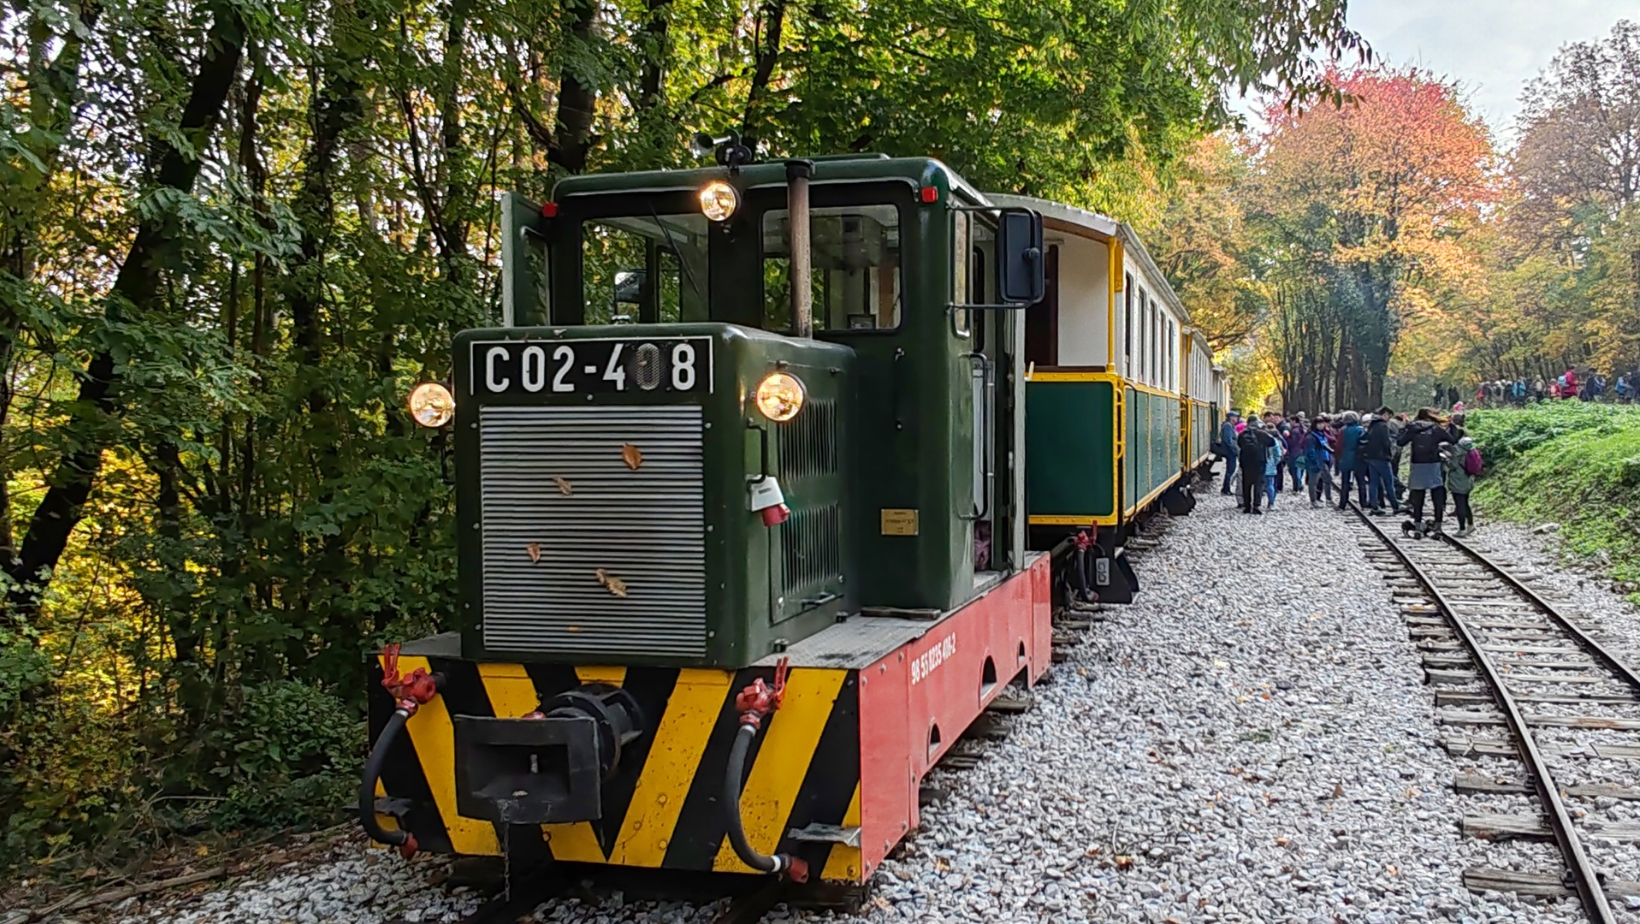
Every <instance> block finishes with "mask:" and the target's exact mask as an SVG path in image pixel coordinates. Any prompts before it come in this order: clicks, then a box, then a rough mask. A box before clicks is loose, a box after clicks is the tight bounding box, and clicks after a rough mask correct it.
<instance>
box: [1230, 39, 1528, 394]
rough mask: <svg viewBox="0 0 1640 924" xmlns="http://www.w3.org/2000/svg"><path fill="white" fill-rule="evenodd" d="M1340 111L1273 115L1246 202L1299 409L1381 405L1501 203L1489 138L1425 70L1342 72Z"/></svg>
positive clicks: (1279, 357) (1274, 336)
mask: <svg viewBox="0 0 1640 924" xmlns="http://www.w3.org/2000/svg"><path fill="white" fill-rule="evenodd" d="M1334 79H1335V81H1336V85H1337V87H1338V89H1339V90H1340V91H1342V93H1343V94H1344V95H1345V96H1346V102H1345V103H1344V104H1343V105H1342V106H1338V107H1334V106H1319V107H1315V108H1312V109H1309V110H1306V111H1302V112H1292V111H1288V110H1287V109H1285V108H1283V107H1272V108H1271V109H1270V110H1269V111H1267V112H1266V114H1265V116H1266V119H1267V121H1268V126H1269V127H1268V129H1267V130H1266V132H1265V133H1264V134H1263V136H1262V137H1261V138H1260V139H1258V142H1257V146H1256V149H1255V151H1254V154H1253V158H1254V171H1253V176H1252V179H1251V181H1250V184H1249V190H1248V200H1249V212H1250V218H1251V220H1252V221H1253V222H1254V223H1255V224H1256V225H1257V227H1258V228H1259V233H1260V237H1261V239H1262V241H1263V244H1264V250H1263V254H1262V257H1263V261H1264V263H1265V265H1266V267H1267V268H1266V271H1265V273H1264V280H1265V283H1266V285H1267V292H1268V295H1269V298H1270V322H1269V325H1268V328H1267V330H1268V335H1269V336H1268V348H1269V350H1270V352H1271V355H1272V357H1273V359H1274V365H1275V368H1276V371H1277V384H1278V387H1279V389H1280V391H1281V393H1282V396H1283V398H1284V400H1285V402H1286V403H1287V404H1288V405H1289V406H1293V407H1295V408H1296V407H1307V408H1332V407H1346V406H1348V407H1358V408H1359V407H1367V406H1369V405H1371V406H1376V404H1377V403H1378V402H1380V401H1381V400H1382V396H1383V392H1384V383H1385V377H1386V375H1387V374H1388V372H1389V369H1390V367H1391V363H1392V360H1393V358H1394V355H1395V351H1396V347H1397V345H1398V344H1399V343H1400V341H1401V339H1402V336H1403V334H1404V333H1405V332H1407V331H1408V330H1412V329H1416V327H1417V323H1418V322H1417V318H1418V316H1419V315H1421V314H1423V313H1425V312H1426V311H1428V310H1429V309H1430V308H1431V307H1432V306H1434V305H1437V304H1438V303H1439V302H1440V301H1441V300H1442V297H1443V292H1444V290H1446V289H1447V288H1449V287H1452V286H1455V285H1460V284H1461V281H1462V280H1463V279H1464V278H1465V277H1466V276H1467V275H1468V273H1469V271H1470V264H1471V262H1472V258H1471V256H1470V255H1469V254H1468V253H1467V252H1466V251H1465V249H1464V246H1463V243H1462V238H1463V235H1464V234H1465V233H1466V232H1468V231H1469V230H1471V229H1473V228H1474V227H1475V226H1476V225H1477V224H1478V223H1479V222H1480V221H1481V219H1482V217H1483V215H1484V212H1485V210H1486V209H1487V207H1489V206H1491V205H1493V204H1495V203H1496V202H1497V201H1498V186H1497V183H1496V180H1495V177H1494V173H1493V168H1494V166H1495V157H1494V154H1493V150H1492V146H1491V142H1490V139H1489V137H1488V134H1487V131H1486V128H1485V127H1484V126H1483V125H1482V124H1481V123H1480V122H1479V120H1477V119H1475V118H1474V117H1472V116H1470V115H1469V114H1468V113H1466V112H1465V111H1464V109H1463V107H1462V105H1461V104H1460V103H1459V101H1458V99H1457V94H1456V91H1455V90H1454V88H1453V87H1452V85H1450V84H1448V83H1445V82H1443V81H1441V80H1439V79H1437V78H1436V77H1434V76H1433V75H1430V74H1428V73H1426V72H1423V71H1418V70H1401V71H1396V70H1389V69H1384V68H1374V69H1367V70H1360V71H1356V72H1353V73H1337V74H1335V75H1334Z"/></svg>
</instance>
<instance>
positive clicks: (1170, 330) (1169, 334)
mask: <svg viewBox="0 0 1640 924" xmlns="http://www.w3.org/2000/svg"><path fill="white" fill-rule="evenodd" d="M1176 359H1177V357H1176V356H1175V355H1174V352H1173V322H1172V321H1171V320H1169V321H1168V322H1167V387H1168V389H1169V390H1171V389H1172V388H1173V363H1174V361H1175V360H1176Z"/></svg>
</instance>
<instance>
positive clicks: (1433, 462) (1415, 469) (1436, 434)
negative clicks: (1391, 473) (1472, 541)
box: [1396, 407, 1457, 533]
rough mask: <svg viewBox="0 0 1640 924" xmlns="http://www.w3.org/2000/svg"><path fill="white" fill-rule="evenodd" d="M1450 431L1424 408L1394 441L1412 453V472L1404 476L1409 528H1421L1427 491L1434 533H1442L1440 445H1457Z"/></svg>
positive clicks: (1443, 478) (1443, 486)
mask: <svg viewBox="0 0 1640 924" xmlns="http://www.w3.org/2000/svg"><path fill="white" fill-rule="evenodd" d="M1456 442H1457V440H1456V439H1455V438H1454V437H1453V436H1452V433H1451V431H1449V430H1447V428H1446V427H1444V426H1442V425H1441V423H1440V421H1439V420H1437V419H1436V418H1435V412H1434V411H1433V410H1431V409H1430V408H1427V407H1426V408H1424V409H1423V410H1421V411H1419V412H1418V416H1417V419H1415V420H1413V421H1412V422H1411V423H1409V424H1407V425H1406V426H1405V427H1404V428H1402V430H1401V435H1400V436H1399V437H1397V438H1396V443H1397V444H1399V445H1401V446H1405V447H1407V448H1408V450H1409V451H1410V452H1411V454H1412V465H1411V471H1410V472H1409V473H1408V475H1407V488H1408V489H1409V490H1410V491H1411V493H1410V495H1409V496H1408V497H1407V507H1408V509H1409V510H1410V511H1411V513H1412V525H1413V528H1414V529H1415V530H1416V531H1418V532H1420V533H1421V532H1423V527H1424V495H1425V493H1426V492H1427V493H1428V494H1429V497H1430V500H1431V501H1432V502H1433V503H1434V505H1435V511H1434V512H1435V525H1434V531H1435V532H1436V533H1439V532H1440V531H1441V519H1442V516H1443V515H1444V514H1445V513H1446V473H1445V471H1443V470H1442V468H1441V446H1442V444H1446V443H1456Z"/></svg>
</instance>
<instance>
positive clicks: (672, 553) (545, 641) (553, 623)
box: [479, 405, 706, 657]
mask: <svg viewBox="0 0 1640 924" xmlns="http://www.w3.org/2000/svg"><path fill="white" fill-rule="evenodd" d="M703 432H704V430H703V427H702V419H701V409H700V407H698V406H695V405H645V406H624V407H492V406H486V407H484V408H482V409H480V411H479V471H480V479H481V481H480V484H481V487H480V490H481V492H482V497H481V501H482V514H481V517H482V519H481V531H482V533H483V544H484V549H483V555H484V577H483V599H484V621H483V634H484V644H485V646H486V647H489V648H494V649H496V650H507V651H540V652H553V653H565V654H583V655H587V656H599V655H622V654H643V655H663V656H677V657H691V656H699V655H702V654H704V653H705V650H706V520H705V498H704V493H703V490H704V473H703V461H702V445H701V444H702V435H703ZM626 444H631V445H632V446H634V447H636V448H637V450H638V451H639V452H641V453H642V462H641V464H640V465H639V466H638V468H637V469H636V470H633V469H632V468H630V467H628V465H627V464H626V462H625V461H624V459H623V458H622V448H623V446H624V445H626ZM556 479H562V480H563V484H564V487H561V486H560V484H559V482H558V481H557V480H556ZM566 487H567V490H568V492H569V493H567V494H566V493H565V489H566ZM532 543H535V544H537V545H538V546H539V551H540V557H539V560H538V561H532V560H531V554H530V546H531V544H532ZM600 569H602V570H603V572H604V574H605V575H607V577H608V578H613V579H615V580H617V581H619V582H621V584H624V585H625V586H624V590H625V593H626V596H624V597H623V596H620V595H618V594H616V593H614V592H613V591H612V590H611V589H610V586H608V585H607V584H606V583H601V582H600V580H599V576H598V573H599V570H600ZM616 586H618V585H616Z"/></svg>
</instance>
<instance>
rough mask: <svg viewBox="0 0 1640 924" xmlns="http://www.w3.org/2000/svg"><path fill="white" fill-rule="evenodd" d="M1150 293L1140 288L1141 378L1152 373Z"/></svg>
mask: <svg viewBox="0 0 1640 924" xmlns="http://www.w3.org/2000/svg"><path fill="white" fill-rule="evenodd" d="M1149 337H1150V293H1149V292H1146V291H1145V290H1144V289H1140V290H1139V376H1138V377H1139V378H1140V379H1143V378H1144V377H1145V376H1147V375H1149V374H1150V344H1149V342H1148V341H1149Z"/></svg>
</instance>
